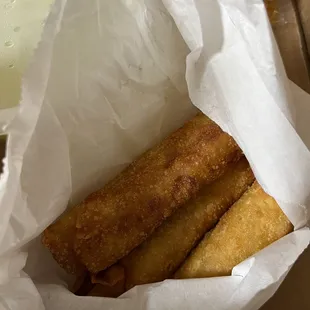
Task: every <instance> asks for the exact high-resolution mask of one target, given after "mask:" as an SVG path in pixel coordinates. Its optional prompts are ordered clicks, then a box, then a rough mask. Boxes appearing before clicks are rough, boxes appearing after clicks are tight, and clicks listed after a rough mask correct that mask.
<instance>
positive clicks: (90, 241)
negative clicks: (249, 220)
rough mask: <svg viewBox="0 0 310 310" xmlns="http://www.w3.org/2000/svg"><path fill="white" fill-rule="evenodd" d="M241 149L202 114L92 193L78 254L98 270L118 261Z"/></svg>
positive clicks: (81, 222) (82, 213) (83, 213)
mask: <svg viewBox="0 0 310 310" xmlns="http://www.w3.org/2000/svg"><path fill="white" fill-rule="evenodd" d="M240 154H241V151H240V149H239V148H238V146H237V145H236V143H235V142H234V141H233V139H232V138H231V137H230V136H229V135H227V134H226V133H224V132H223V131H222V130H221V129H220V128H219V127H218V126H217V125H216V124H215V123H214V122H212V121H211V120H210V119H209V118H208V117H206V116H204V115H203V114H199V115H198V116H196V117H195V118H193V119H192V120H191V121H189V122H187V123H186V124H185V125H184V126H183V127H182V128H180V129H179V130H177V131H176V132H175V133H173V134H172V135H170V136H169V137H168V138H166V139H165V140H164V141H163V142H162V143H161V144H159V145H158V146H156V147H155V148H153V149H152V150H150V151H148V152H147V153H145V154H144V155H143V156H141V157H140V158H139V159H138V160H136V161H135V162H133V163H132V164H131V165H130V166H129V167H128V168H127V169H125V171H123V172H122V173H121V174H120V175H119V176H118V177H117V178H116V179H114V180H113V181H112V182H110V183H108V184H107V185H106V186H105V187H104V188H103V189H101V190H99V191H97V192H95V193H93V194H92V195H90V196H89V197H87V198H86V200H85V201H84V202H83V203H82V205H81V207H80V210H79V212H78V218H77V223H76V227H77V233H76V238H75V244H74V248H75V251H76V253H77V255H78V258H79V259H80V261H81V262H82V263H83V264H84V265H85V266H86V267H87V269H88V270H89V271H90V272H92V273H97V272H99V271H101V270H104V269H105V268H107V267H109V266H110V265H112V264H114V263H115V262H116V261H118V260H119V259H121V258H122V257H124V256H125V255H127V254H128V253H129V252H130V251H132V250H133V249H134V248H135V247H136V246H138V245H139V244H140V243H142V242H143V241H144V240H145V239H146V238H147V237H148V236H149V235H150V234H151V233H152V232H153V231H154V230H155V229H156V228H157V227H158V226H159V225H160V224H161V223H162V222H163V221H164V220H165V219H166V218H167V217H169V216H170V215H171V214H172V213H173V212H174V211H175V210H176V209H177V208H179V207H180V206H182V205H183V204H184V203H186V202H187V201H188V200H189V199H190V198H192V197H193V196H195V195H196V194H197V192H198V191H199V190H200V189H201V188H202V186H204V185H206V184H209V183H211V182H212V181H214V180H215V179H217V178H218V177H219V176H221V175H222V174H223V172H224V171H225V169H226V167H227V165H228V164H229V163H230V162H232V161H235V160H236V158H240Z"/></svg>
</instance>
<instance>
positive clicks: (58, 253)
mask: <svg viewBox="0 0 310 310" xmlns="http://www.w3.org/2000/svg"><path fill="white" fill-rule="evenodd" d="M76 216H77V209H76V208H73V209H71V210H70V211H68V212H66V213H65V214H64V215H62V216H61V217H60V219H58V220H57V221H56V222H55V223H54V224H52V225H50V226H49V227H48V228H47V229H45V231H44V232H43V236H42V243H43V244H44V245H45V246H46V247H47V248H48V249H49V250H50V252H51V253H52V255H53V257H54V259H55V260H56V261H57V262H58V264H59V265H60V266H61V267H62V268H64V269H65V270H66V271H67V272H68V273H71V274H78V275H80V274H82V273H83V272H84V271H85V267H84V266H83V265H82V264H81V263H80V262H79V260H78V258H77V256H76V254H75V252H74V249H73V238H74V235H75V233H76V228H75V223H76Z"/></svg>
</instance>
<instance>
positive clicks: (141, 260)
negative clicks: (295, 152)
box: [119, 158, 254, 290]
mask: <svg viewBox="0 0 310 310" xmlns="http://www.w3.org/2000/svg"><path fill="white" fill-rule="evenodd" d="M253 182H254V175H253V172H252V170H251V168H250V166H249V164H248V162H247V160H246V159H245V158H243V159H241V160H240V161H239V162H238V163H236V164H233V165H232V166H231V167H229V169H228V171H227V172H226V173H225V174H224V175H223V176H222V177H221V178H220V179H218V180H217V181H215V182H214V183H212V184H210V185H208V186H205V187H204V188H203V189H202V190H201V191H200V192H199V193H198V196H197V198H196V199H192V200H191V201H189V202H188V203H187V204H186V205H185V206H183V207H181V208H180V209H178V210H177V211H176V212H175V213H174V214H173V215H172V216H171V217H169V218H168V219H167V220H166V221H165V222H164V223H163V224H162V225H161V226H160V227H159V228H158V229H157V230H156V231H155V232H154V233H153V234H152V235H151V236H150V237H149V238H148V239H147V240H146V241H144V242H143V243H142V244H141V245H140V246H138V247H137V248H136V249H134V250H133V251H132V252H131V253H130V254H129V255H128V256H126V257H124V258H123V259H122V260H121V261H120V263H119V264H120V265H121V266H123V267H124V269H125V272H124V274H125V276H126V279H125V281H126V283H125V290H129V289H130V288H132V287H134V286H136V285H139V284H145V283H153V282H159V281H162V280H165V279H167V278H169V277H170V276H172V275H173V273H174V272H175V271H176V270H177V268H178V267H179V266H180V264H181V263H182V262H183V261H184V260H185V258H186V256H187V255H188V253H189V252H190V251H191V249H192V248H193V247H194V246H195V245H196V244H197V242H198V241H199V240H200V239H201V238H202V237H203V236H204V234H205V233H206V232H207V231H209V230H210V229H211V228H213V227H214V225H215V224H216V223H217V222H218V220H219V219H220V218H221V216H222V215H223V214H224V213H225V212H226V211H227V210H228V209H229V207H231V205H232V204H233V203H234V202H236V201H237V200H238V199H239V198H240V197H241V195H242V194H243V193H244V192H245V191H246V190H247V189H248V187H249V186H250V185H251V184H252V183H253Z"/></svg>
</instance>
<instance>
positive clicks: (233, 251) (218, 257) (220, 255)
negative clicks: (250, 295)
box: [175, 182, 293, 279]
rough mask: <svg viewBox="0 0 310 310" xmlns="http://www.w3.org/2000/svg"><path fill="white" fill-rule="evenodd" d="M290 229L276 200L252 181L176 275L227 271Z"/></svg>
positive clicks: (181, 276) (222, 274)
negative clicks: (251, 184) (250, 185)
mask: <svg viewBox="0 0 310 310" xmlns="http://www.w3.org/2000/svg"><path fill="white" fill-rule="evenodd" d="M292 230H293V226H292V224H291V223H290V221H289V220H288V218H287V217H286V215H285V214H284V213H283V212H282V210H281V209H280V207H279V206H278V204H277V203H276V201H275V200H274V199H273V198H272V197H270V196H269V195H267V194H266V193H265V192H264V191H263V189H262V188H261V187H260V185H259V184H258V183H257V182H255V183H254V184H253V186H252V187H251V188H250V189H249V190H248V191H247V192H246V193H245V194H244V195H243V196H242V197H241V198H240V200H239V201H238V202H236V203H235V204H234V205H233V206H232V207H231V209H230V210H229V211H227V213H226V214H225V215H224V216H223V217H222V218H221V220H220V222H219V223H218V224H217V226H216V227H215V228H214V230H213V231H212V233H211V234H210V235H209V236H207V237H205V238H204V239H203V240H202V241H201V242H200V244H199V245H198V246H197V248H196V249H195V250H194V251H193V252H192V254H191V255H190V256H189V258H188V259H187V260H186V261H185V263H184V264H183V265H182V266H181V268H180V269H179V270H178V271H177V273H176V275H175V278H180V279H184V278H205V277H214V276H225V275H229V274H230V273H231V271H232V268H233V267H234V266H235V265H237V264H239V263H240V262H242V261H243V260H245V259H246V258H248V257H250V256H251V255H253V254H255V253H256V252H258V251H259V250H261V249H263V248H264V247H266V246H268V245H269V244H271V243H272V242H274V241H276V240H278V239H280V238H281V237H283V236H285V235H286V234H288V233H289V232H291V231H292Z"/></svg>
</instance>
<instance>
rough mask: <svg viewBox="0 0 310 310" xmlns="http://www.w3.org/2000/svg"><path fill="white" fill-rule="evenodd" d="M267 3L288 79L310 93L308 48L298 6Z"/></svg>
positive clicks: (279, 0) (285, 1)
mask: <svg viewBox="0 0 310 310" xmlns="http://www.w3.org/2000/svg"><path fill="white" fill-rule="evenodd" d="M301 1H303V0H301ZM306 1H309V0H304V2H306ZM309 2H310V1H309ZM265 3H266V7H267V9H268V14H269V17H270V21H271V24H272V28H273V31H274V34H275V37H276V40H277V43H278V46H279V49H280V52H281V55H282V58H283V61H284V65H285V68H286V71H287V74H288V77H289V78H290V79H291V80H292V81H293V82H295V83H296V84H297V85H299V86H300V87H301V88H303V89H304V90H306V91H308V92H310V81H309V61H308V55H307V48H306V44H305V40H304V34H303V31H302V27H301V22H300V19H299V14H298V11H297V6H296V4H295V3H294V1H293V0H265ZM307 6H309V5H307ZM309 8H310V7H309ZM309 30H310V28H309Z"/></svg>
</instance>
